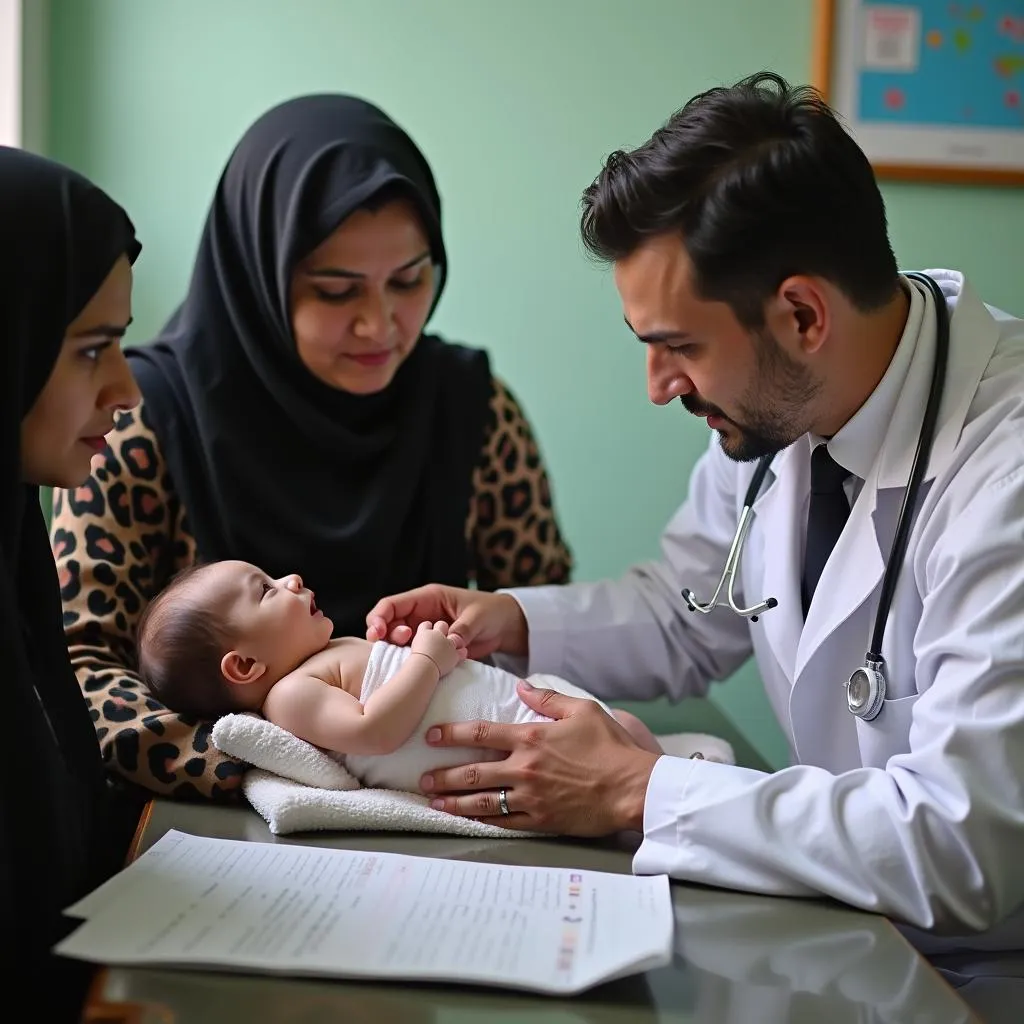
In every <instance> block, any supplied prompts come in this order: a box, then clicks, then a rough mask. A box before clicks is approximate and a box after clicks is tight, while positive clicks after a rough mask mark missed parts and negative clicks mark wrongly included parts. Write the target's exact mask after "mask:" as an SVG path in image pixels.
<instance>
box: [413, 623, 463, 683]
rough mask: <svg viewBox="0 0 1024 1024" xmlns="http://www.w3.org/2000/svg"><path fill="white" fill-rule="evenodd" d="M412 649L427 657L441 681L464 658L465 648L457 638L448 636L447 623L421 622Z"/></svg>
mask: <svg viewBox="0 0 1024 1024" xmlns="http://www.w3.org/2000/svg"><path fill="white" fill-rule="evenodd" d="M412 649H413V651H415V652H416V654H423V655H425V656H426V657H428V658H429V659H430V660H431V661H432V662H433V663H434V664H435V665H436V666H437V671H438V674H439V675H440V677H441V678H442V679H443V678H444V677H445V676H446V675H448V673H449V672H451V670H452V669H453V668H455V666H456V665H458V664H459V662H461V661H463V660H464V659H465V657H466V647H465V644H463V642H462V640H461V639H459V638H452V637H450V636H449V635H448V623H447V622H434V623H430V622H421V623H420V625H419V628H418V629H417V630H416V636H415V637H413V641H412Z"/></svg>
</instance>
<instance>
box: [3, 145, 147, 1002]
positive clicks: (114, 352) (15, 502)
mask: <svg viewBox="0 0 1024 1024" xmlns="http://www.w3.org/2000/svg"><path fill="white" fill-rule="evenodd" d="M139 249H140V247H139V243H138V241H137V240H136V238H135V229H134V227H133V226H132V223H131V221H130V220H129V219H128V216H127V215H126V214H125V212H124V210H122V209H121V207H120V206H118V205H117V204H116V203H114V201H113V200H112V199H110V198H109V197H108V196H107V195H106V194H105V193H104V192H101V191H100V190H99V189H98V188H97V187H96V186H95V185H93V184H92V183H91V182H89V181H86V180H85V179H84V178H83V177H81V176H80V175H78V174H76V173H74V172H73V171H71V170H69V169H68V168H66V167H63V166H61V165H60V164H56V163H53V162H52V161H50V160H44V159H42V158H41V157H38V156H34V155H32V154H30V153H26V152H24V151H23V150H19V149H11V148H8V147H5V146H0V476H2V478H0V650H2V651H3V665H4V674H3V694H4V711H5V713H6V714H7V715H8V716H9V717H8V721H9V722H10V723H12V728H10V729H8V730H7V735H6V736H5V737H4V742H3V744H2V745H0V922H2V926H3V932H4V943H3V947H4V955H3V978H4V980H5V981H6V982H9V983H10V984H9V985H8V986H5V987H7V988H8V989H10V990H13V989H14V987H15V986H14V981H15V979H16V980H17V985H18V987H19V988H20V989H21V990H22V991H21V995H22V1001H24V999H25V997H26V996H27V998H28V1000H29V1001H30V1006H31V1010H29V1011H24V1010H22V1011H21V1013H20V1014H19V1015H18V1016H21V1017H24V1018H25V1019H31V1020H39V1021H47V1022H51V1021H58V1022H59V1021H71V1020H75V1021H77V1020H79V1018H80V1013H81V1004H82V1001H83V999H84V997H85V989H86V985H87V983H88V981H89V978H90V975H91V969H90V968H89V967H88V966H87V965H85V964H82V963H76V962H73V961H69V960H65V959H63V958H60V957H56V956H52V955H51V954H50V949H51V947H52V946H53V945H54V944H55V943H56V942H58V941H59V940H60V939H61V938H62V937H63V936H64V935H65V934H66V933H67V932H68V931H69V930H70V929H71V928H72V927H73V925H74V921H73V920H72V919H71V918H68V917H65V916H64V915H63V914H62V911H63V910H64V908H65V907H67V906H69V905H70V904H72V903H74V902H75V901H76V900H78V899H80V898H81V897H83V896H85V895H86V893H88V892H89V891H91V890H92V889H93V888H95V887H96V886H98V885H99V884H100V883H101V882H103V881H105V880H106V879H107V878H108V877H109V876H110V875H111V874H112V873H113V872H114V871H116V870H117V869H118V868H119V867H120V866H121V864H122V863H123V859H124V856H125V853H126V852H127V848H128V841H129V839H130V838H131V834H132V829H133V828H134V825H135V819H137V817H138V811H139V805H137V804H135V803H134V802H133V801H131V800H124V799H122V798H123V796H124V794H123V793H121V792H119V791H116V790H115V789H114V787H112V786H110V785H108V781H107V779H106V777H105V776H104V772H103V763H102V761H101V759H100V749H99V745H98V744H97V742H96V734H95V732H94V730H93V726H92V723H91V722H90V720H89V713H88V709H87V708H86V705H85V703H84V701H83V700H82V695H81V693H80V692H79V688H78V686H77V685H76V683H75V677H74V674H73V672H72V669H71V665H70V663H69V662H68V652H67V649H66V647H65V644H64V637H63V634H62V632H61V602H60V596H59V593H58V583H57V575H56V573H55V571H54V565H53V558H52V556H51V554H50V546H49V544H48V543H47V538H46V523H45V521H44V520H43V513H42V510H41V509H40V507H39V488H40V487H42V486H64V487H75V486H77V485H78V484H79V483H81V481H82V480H84V479H85V478H86V477H87V476H88V474H89V466H90V459H91V458H93V457H95V454H96V451H97V449H99V448H102V446H103V435H104V434H106V433H107V431H108V430H109V429H110V426H111V423H112V421H113V418H114V415H115V413H116V412H117V411H118V410H120V409H125V408H128V407H130V406H132V405H134V404H135V403H136V402H137V401H138V390H137V388H136V386H135V381H134V380H133V379H132V375H131V372H130V371H129V369H128V366H127V365H126V364H125V360H124V357H123V355H122V354H121V351H120V337H121V335H122V334H124V331H125V328H126V327H127V326H128V322H129V320H130V318H131V287H132V270H131V265H132V263H134V262H135V259H136V257H137V256H138V254H139Z"/></svg>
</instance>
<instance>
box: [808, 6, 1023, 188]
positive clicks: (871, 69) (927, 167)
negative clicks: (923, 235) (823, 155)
mask: <svg viewBox="0 0 1024 1024" xmlns="http://www.w3.org/2000/svg"><path fill="white" fill-rule="evenodd" d="M814 17H815V25H814V54H813V65H812V77H811V81H812V84H813V85H815V86H816V87H817V88H818V89H819V90H820V91H821V93H822V95H824V97H825V98H826V100H828V102H829V103H830V104H831V106H832V107H833V108H834V109H835V110H836V111H837V112H838V113H839V114H840V115H841V116H842V118H843V120H844V121H845V123H846V126H847V128H848V129H849V130H850V133H851V134H852V135H853V137H854V138H855V139H856V140H857V142H858V144H859V145H860V147H861V148H862V149H863V150H864V152H865V153H866V154H867V155H868V158H869V159H870V160H871V163H872V165H873V166H874V168H875V173H876V174H877V175H878V177H880V178H903V179H912V180H918V181H945V182H981V183H990V184H1002V185H1024V0H962V2H957V3H953V2H950V0H884V2H877V3H875V2H868V0H814Z"/></svg>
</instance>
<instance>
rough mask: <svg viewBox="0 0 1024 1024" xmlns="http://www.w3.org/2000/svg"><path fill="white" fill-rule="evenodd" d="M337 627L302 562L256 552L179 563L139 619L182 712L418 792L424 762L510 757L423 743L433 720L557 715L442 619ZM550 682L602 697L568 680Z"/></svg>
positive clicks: (154, 667)
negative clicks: (272, 572) (250, 558)
mask: <svg viewBox="0 0 1024 1024" xmlns="http://www.w3.org/2000/svg"><path fill="white" fill-rule="evenodd" d="M332 630H333V623H332V622H331V620H330V619H329V618H327V616H325V615H324V613H323V612H322V611H321V610H320V609H319V608H317V606H316V602H315V601H314V599H313V592H312V591H311V590H308V589H306V588H305V587H303V585H302V580H301V579H300V578H299V577H298V576H297V575H292V576H286V577H284V578H283V579H276V580H275V579H271V578H270V577H269V576H268V575H267V574H266V573H265V572H263V571H261V570H260V569H258V568H257V567H256V566H254V565H250V564H249V563H248V562H237V561H223V562H213V563H211V564H208V565H203V566H199V567H196V568H193V569H187V570H185V571H184V572H183V573H180V574H179V575H178V576H176V577H175V578H174V579H173V580H172V581H171V583H170V584H169V585H168V586H167V587H166V588H165V589H164V590H163V591H162V592H161V593H160V594H158V595H157V597H156V598H154V600H153V601H152V602H151V603H150V604H149V605H148V607H147V608H146V611H145V612H144V614H143V616H142V618H141V620H140V622H139V632H138V647H139V670H140V672H141V675H142V678H143V681H144V682H145V684H146V686H147V687H148V688H149V689H150V691H151V692H152V693H153V695H154V696H155V697H157V698H158V699H159V700H161V701H162V702H163V703H164V704H166V705H167V707H169V708H171V709H172V710H174V711H179V712H182V713H186V714H193V715H198V716H200V717H204V718H217V717H219V716H221V715H224V714H229V713H231V712H240V711H256V712H259V713H260V714H262V715H263V716H264V718H266V719H267V720H268V721H271V722H273V723H275V724H276V725H279V726H280V727H281V728H283V729H286V730H288V731H289V732H291V733H293V734H294V735H296V736H298V737H299V738H300V739H304V740H306V741H307V742H309V743H312V744H313V745H314V746H317V747H321V748H323V749H325V750H328V751H332V752H334V753H336V754H340V755H344V758H343V763H344V764H345V767H346V768H347V769H348V770H349V771H350V772H351V773H352V774H353V775H354V776H355V777H356V778H357V779H359V780H360V782H362V783H363V785H366V786H374V787H382V788H388V789H402V790H407V791H413V792H416V791H418V790H419V779H420V776H421V775H422V774H423V773H424V772H427V771H431V770H433V769H437V768H445V767H450V766H452V765H458V764H467V763H471V762H473V761H481V760H487V759H492V758H493V759H497V758H500V757H501V756H502V755H501V753H500V752H498V751H485V750H469V749H466V748H443V749H442V748H435V747H428V746H427V744H426V741H425V738H424V737H425V735H426V732H427V729H429V728H430V727H431V726H432V725H437V724H441V723H444V722H456V721H475V720H477V719H482V720H488V721H496V722H509V723H520V722H545V721H550V719H547V718H545V717H544V716H542V715H539V714H537V713H536V712H534V711H533V710H531V709H530V708H528V707H527V706H526V705H525V704H524V703H523V702H522V701H521V700H520V699H519V695H518V693H517V692H516V684H517V682H518V680H517V678H516V676H514V675H512V674H511V673H509V672H505V671H503V670H501V669H497V668H494V667H492V666H490V665H485V664H483V663H482V662H478V661H467V660H466V650H465V648H464V647H462V646H461V645H460V644H459V643H458V642H457V640H456V639H455V638H451V637H449V636H448V625H447V623H444V622H435V623H423V624H421V625H420V627H419V629H418V630H417V632H416V634H415V636H414V637H413V638H412V643H411V644H410V646H408V647H399V646H396V645H395V644H390V643H387V642H385V641H377V642H376V643H373V642H371V641H369V640H364V639H362V638H361V637H336V638H334V639H332V638H331V633H332ZM385 684H386V685H385ZM549 685H552V686H554V685H557V688H558V689H559V690H560V691H561V692H563V693H567V694H569V695H571V696H574V697H586V698H588V699H590V700H595V698H594V697H592V696H591V695H590V694H588V693H586V692H584V691H583V690H581V689H579V688H578V687H576V686H573V685H572V684H571V683H568V682H566V681H565V680H557V682H555V681H554V680H552V682H551V684H549ZM598 703H601V702H600V701H598ZM601 706H602V707H604V708H605V710H606V711H607V712H608V713H609V714H610V715H612V716H613V717H614V718H615V719H616V720H617V721H618V722H619V723H620V724H621V725H622V727H623V728H624V729H625V730H626V731H627V732H628V733H629V735H630V736H631V737H632V739H633V740H634V742H636V743H637V744H639V745H640V746H642V747H643V748H644V749H645V750H650V751H652V752H654V753H661V747H660V746H659V745H658V741H657V740H656V739H655V738H654V735H653V734H652V733H651V731H650V730H649V729H648V728H647V726H645V725H644V724H643V722H641V721H640V720H639V719H638V718H636V717H635V716H634V715H631V714H629V713H628V712H624V711H612V710H611V709H610V708H608V707H606V706H605V705H603V704H602V705H601Z"/></svg>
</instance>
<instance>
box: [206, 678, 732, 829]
mask: <svg viewBox="0 0 1024 1024" xmlns="http://www.w3.org/2000/svg"><path fill="white" fill-rule="evenodd" d="M530 681H531V682H532V683H533V684H534V685H535V686H544V685H545V683H544V678H543V677H542V676H534V677H531V679H530ZM212 739H213V744H214V746H215V747H217V749H218V750H221V751H223V752H224V753H225V754H228V755H229V756H231V757H237V758H238V759H239V760H241V761H244V762H246V763H247V764H250V765H252V766H253V767H251V768H250V769H248V770H247V771H246V773H245V776H244V778H243V779H242V790H243V792H244V794H245V798H246V799H247V800H248V801H249V803H250V804H251V805H252V807H253V809H254V810H255V811H256V812H257V813H258V814H260V815H261V816H262V817H263V818H264V819H265V820H266V822H267V824H268V825H269V826H270V831H271V832H273V833H274V835H287V834H289V833H292V832H308V831H322V830H341V831H370V832H378V831H379V832H440V833H448V834H452V835H464V836H481V837H493V838H496V839H498V838H500V839H510V838H517V837H518V838H522V837H526V836H529V835H532V833H529V832H522V831H517V830H515V829H506V828H499V827H498V826H496V825H486V824H484V823H483V822H480V821H474V820H473V819H471V818H460V817H457V816H455V815H453V814H447V813H445V812H444V811H435V810H434V809H433V808H431V807H430V806H429V798H428V797H426V796H424V795H422V794H420V793H406V792H402V791H400V790H391V789H366V788H363V787H362V786H361V785H360V783H359V780H358V779H356V778H355V776H353V775H352V774H351V773H350V772H349V771H348V770H347V769H346V768H345V766H344V765H343V764H342V763H340V761H339V759H338V758H337V757H336V756H334V755H331V754H329V753H327V752H326V751H323V750H320V749H319V748H318V747H314V746H313V745H312V744H311V743H307V742H306V741H305V740H300V739H299V738H298V737H297V736H293V735H292V734H291V733H290V732H287V731H286V730H284V729H282V728H281V727H280V726H277V725H274V724H273V722H268V721H267V720H266V719H265V718H262V717H260V716H259V715H256V714H251V713H245V714H232V715H225V716H224V717H222V718H220V719H219V720H218V721H217V722H216V724H215V725H214V727H213V735H212ZM658 741H659V742H660V743H661V745H662V747H663V749H664V750H665V753H666V754H670V755H672V756H674V757H690V756H692V755H693V754H694V753H697V752H699V753H701V754H702V755H703V756H704V758H705V759H706V760H708V761H721V762H723V763H725V764H734V763H735V758H734V755H733V751H732V747H731V746H730V745H729V744H728V743H727V742H726V741H725V740H723V739H721V738H719V737H717V736H706V735H704V734H701V733H678V734H675V735H670V736H659V737H658Z"/></svg>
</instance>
